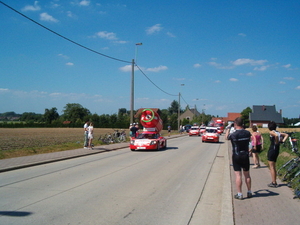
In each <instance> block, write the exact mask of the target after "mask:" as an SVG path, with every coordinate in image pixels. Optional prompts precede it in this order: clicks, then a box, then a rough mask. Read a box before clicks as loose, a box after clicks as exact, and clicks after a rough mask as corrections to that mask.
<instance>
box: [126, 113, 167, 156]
mask: <svg viewBox="0 0 300 225" xmlns="http://www.w3.org/2000/svg"><path fill="white" fill-rule="evenodd" d="M140 123H141V125H142V126H143V127H144V129H143V131H142V132H139V135H138V136H137V137H133V138H132V139H131V141H130V146H129V147H130V150H131V151H135V150H160V149H166V148H167V140H166V138H164V137H162V136H161V135H160V133H159V132H160V131H161V130H162V128H163V123H162V120H161V118H160V116H159V114H158V113H157V112H155V111H154V110H152V109H144V110H143V111H142V113H141V119H140Z"/></svg>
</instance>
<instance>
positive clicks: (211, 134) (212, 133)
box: [202, 127, 220, 142]
mask: <svg viewBox="0 0 300 225" xmlns="http://www.w3.org/2000/svg"><path fill="white" fill-rule="evenodd" d="M219 141H220V134H219V133H218V129H217V127H206V131H205V132H204V133H203V134H202V142H219Z"/></svg>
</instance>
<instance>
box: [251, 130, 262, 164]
mask: <svg viewBox="0 0 300 225" xmlns="http://www.w3.org/2000/svg"><path fill="white" fill-rule="evenodd" d="M252 131H253V132H252V135H251V146H252V149H251V152H252V157H253V163H254V166H253V167H252V168H253V169H257V168H259V167H260V163H259V155H258V154H259V153H260V152H261V150H262V149H263V143H264V139H263V137H262V135H261V133H260V132H259V131H258V129H257V126H256V125H253V126H252Z"/></svg>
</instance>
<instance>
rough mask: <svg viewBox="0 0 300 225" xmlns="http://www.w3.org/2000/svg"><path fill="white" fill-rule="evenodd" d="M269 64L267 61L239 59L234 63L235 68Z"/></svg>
mask: <svg viewBox="0 0 300 225" xmlns="http://www.w3.org/2000/svg"><path fill="white" fill-rule="evenodd" d="M266 62H268V61H267V60H254V59H237V60H235V61H233V62H232V64H233V65H235V66H241V65H245V64H250V65H252V66H256V65H263V64H264V63H266Z"/></svg>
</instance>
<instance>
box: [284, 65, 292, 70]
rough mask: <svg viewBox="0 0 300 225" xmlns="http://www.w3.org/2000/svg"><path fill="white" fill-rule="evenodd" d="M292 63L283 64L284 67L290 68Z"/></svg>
mask: <svg viewBox="0 0 300 225" xmlns="http://www.w3.org/2000/svg"><path fill="white" fill-rule="evenodd" d="M291 66H292V65H291V64H286V65H283V66H282V67H284V68H287V69H288V68H290V67H291Z"/></svg>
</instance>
